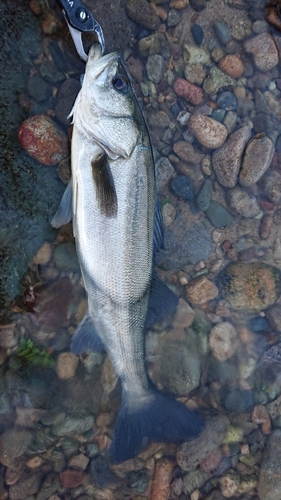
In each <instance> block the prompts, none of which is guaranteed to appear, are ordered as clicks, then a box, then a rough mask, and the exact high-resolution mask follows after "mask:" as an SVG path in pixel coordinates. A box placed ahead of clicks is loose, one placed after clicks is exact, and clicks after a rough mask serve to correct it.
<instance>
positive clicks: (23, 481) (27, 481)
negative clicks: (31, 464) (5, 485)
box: [9, 471, 42, 500]
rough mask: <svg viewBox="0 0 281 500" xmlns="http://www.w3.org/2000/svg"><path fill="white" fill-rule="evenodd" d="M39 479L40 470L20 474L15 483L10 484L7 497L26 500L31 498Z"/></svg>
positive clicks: (39, 483) (13, 499)
mask: <svg viewBox="0 0 281 500" xmlns="http://www.w3.org/2000/svg"><path fill="white" fill-rule="evenodd" d="M41 481H42V472H39V471H38V472H33V471H32V472H27V473H26V474H25V475H24V476H21V478H20V479H19V481H18V482H17V483H16V484H13V485H12V486H10V488H9V499H10V500H28V498H32V496H31V495H35V494H36V493H38V491H39V488H40V485H41ZM33 498H34V497H33ZM36 498H37V495H36Z"/></svg>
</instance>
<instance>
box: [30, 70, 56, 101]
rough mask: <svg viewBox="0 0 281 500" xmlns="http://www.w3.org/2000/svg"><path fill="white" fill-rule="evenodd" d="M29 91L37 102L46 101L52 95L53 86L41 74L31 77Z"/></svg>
mask: <svg viewBox="0 0 281 500" xmlns="http://www.w3.org/2000/svg"><path fill="white" fill-rule="evenodd" d="M27 92H28V94H29V96H30V97H32V99H34V100H35V101H36V102H44V101H46V100H47V99H49V97H51V95H52V87H51V86H50V85H49V84H48V83H47V82H46V81H45V80H44V79H43V78H41V76H39V75H34V76H32V77H31V78H29V80H28V83H27Z"/></svg>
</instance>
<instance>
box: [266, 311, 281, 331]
mask: <svg viewBox="0 0 281 500" xmlns="http://www.w3.org/2000/svg"><path fill="white" fill-rule="evenodd" d="M265 316H266V319H267V320H268V322H269V324H270V326H271V328H273V329H274V330H277V332H281V309H280V307H279V305H274V306H272V307H270V308H269V309H267V310H266V311H265Z"/></svg>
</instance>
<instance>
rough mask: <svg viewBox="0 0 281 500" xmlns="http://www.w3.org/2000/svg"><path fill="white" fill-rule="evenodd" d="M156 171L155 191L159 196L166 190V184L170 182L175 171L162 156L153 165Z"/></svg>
mask: <svg viewBox="0 0 281 500" xmlns="http://www.w3.org/2000/svg"><path fill="white" fill-rule="evenodd" d="M155 169H156V180H157V190H158V192H159V193H160V194H161V193H162V191H164V190H165V189H166V186H167V184H168V183H169V182H170V180H171V179H172V177H173V176H174V174H175V170H174V168H173V166H172V164H171V162H170V161H169V160H168V158H165V157H164V156H162V157H160V158H159V159H158V160H157V161H156V164H155Z"/></svg>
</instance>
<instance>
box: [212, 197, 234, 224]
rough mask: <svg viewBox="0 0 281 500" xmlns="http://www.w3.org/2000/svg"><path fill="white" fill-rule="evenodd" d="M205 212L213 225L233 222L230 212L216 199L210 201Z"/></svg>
mask: <svg viewBox="0 0 281 500" xmlns="http://www.w3.org/2000/svg"><path fill="white" fill-rule="evenodd" d="M205 213H206V216H207V217H208V219H209V221H210V222H211V224H212V225H213V226H214V227H226V226H231V225H232V224H234V222H235V219H234V217H233V216H232V215H231V213H230V212H229V211H228V210H226V208H224V207H223V206H222V205H221V204H220V203H218V202H217V201H211V203H210V205H209V208H208V209H207V210H206V212H205Z"/></svg>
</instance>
